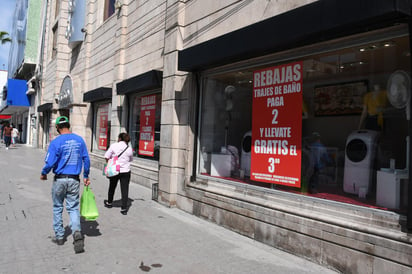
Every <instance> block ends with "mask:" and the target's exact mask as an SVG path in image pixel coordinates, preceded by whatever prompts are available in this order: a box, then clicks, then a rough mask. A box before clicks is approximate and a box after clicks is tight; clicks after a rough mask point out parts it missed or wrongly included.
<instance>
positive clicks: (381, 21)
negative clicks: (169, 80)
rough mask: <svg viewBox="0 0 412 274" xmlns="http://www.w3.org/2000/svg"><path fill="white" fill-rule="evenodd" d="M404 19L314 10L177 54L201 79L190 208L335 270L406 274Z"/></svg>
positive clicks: (409, 222) (388, 11) (358, 8)
mask: <svg viewBox="0 0 412 274" xmlns="http://www.w3.org/2000/svg"><path fill="white" fill-rule="evenodd" d="M410 15H411V7H410V4H409V2H408V1H317V2H314V3H312V4H309V5H306V6H303V7H301V8H298V9H295V10H292V11H289V12H287V13H284V14H282V15H279V16H276V17H273V18H270V19H268V20H265V21H262V22H260V23H256V24H254V25H251V26H249V27H247V28H244V29H240V30H237V31H234V32H232V33H228V34H226V35H223V36H221V37H218V38H215V39H212V40H209V41H207V42H204V43H202V44H199V45H196V46H193V47H191V48H187V49H184V50H182V51H181V52H179V70H182V71H189V72H192V73H193V74H194V75H196V77H194V78H196V79H198V89H197V90H196V92H197V94H196V95H197V98H198V100H197V101H198V104H197V107H198V114H199V116H198V120H197V121H198V122H197V125H196V129H197V132H196V134H195V137H196V141H197V146H196V147H197V149H196V150H195V154H196V155H195V163H194V164H193V171H192V175H191V176H192V177H191V178H192V180H191V181H190V182H188V183H187V189H186V190H185V195H186V198H187V199H188V200H190V201H191V202H190V203H191V204H192V209H190V210H191V211H193V213H194V214H197V215H199V216H202V217H205V218H208V219H210V220H212V221H214V222H216V223H219V224H221V225H223V226H225V227H228V228H231V229H233V230H235V231H238V232H240V233H242V234H244V235H247V236H249V237H252V238H254V239H256V240H258V241H262V242H265V243H268V244H270V245H273V246H276V247H280V248H283V249H286V250H288V251H291V252H294V253H297V254H301V255H302V256H307V257H310V258H312V259H314V260H316V261H318V262H319V263H322V264H328V265H330V266H332V267H335V268H337V269H339V270H341V271H343V272H357V273H361V272H362V273H364V272H370V271H371V269H372V271H373V269H375V271H376V269H377V268H378V267H379V266H380V265H381V264H384V265H385V269H386V270H388V271H390V270H406V269H409V270H410V268H409V267H411V265H412V261H411V259H410V258H411V255H412V253H411V252H412V247H411V243H412V239H411V238H410V236H408V234H407V233H405V232H403V231H405V230H407V229H412V210H411V208H412V206H411V204H412V203H411V202H408V201H411V199H412V194H411V193H412V192H411V188H410V187H408V185H409V182H410V176H411V173H410V171H411V165H410V160H409V159H410V153H411V148H410V145H409V140H410V135H411V123H410V104H411V80H410V75H411V45H410V37H411V36H410V33H411V30H410ZM297 18H298V19H297ZM286 26H287V27H286ZM210 49H213V51H210ZM195 57H196V58H195ZM185 203H188V202H187V201H186V202H185ZM181 207H187V205H186V206H181ZM385 231H386V232H385ZM388 231H390V232H388ZM389 234H391V235H389ZM394 242H395V243H394ZM317 245H319V246H317ZM371 249H372V250H371ZM389 250H390V251H389ZM337 252H338V253H339V252H342V254H345V260H344V261H342V260H340V259H339V258H336V253H337ZM385 252H386V254H385V255H382V254H383V253H385ZM308 254H309V255H308ZM378 257H379V259H377V258H378ZM351 260H353V261H352V262H351ZM389 265H390V266H389Z"/></svg>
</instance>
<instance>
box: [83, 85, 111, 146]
mask: <svg viewBox="0 0 412 274" xmlns="http://www.w3.org/2000/svg"><path fill="white" fill-rule="evenodd" d="M83 102H90V103H91V106H92V108H91V109H92V113H93V115H92V120H93V122H92V125H93V126H92V145H91V151H93V153H100V154H104V153H105V152H106V150H107V149H108V148H109V146H110V129H111V117H112V115H111V111H112V107H111V106H112V89H111V88H106V87H101V88H97V89H94V90H90V91H88V92H85V93H84V94H83Z"/></svg>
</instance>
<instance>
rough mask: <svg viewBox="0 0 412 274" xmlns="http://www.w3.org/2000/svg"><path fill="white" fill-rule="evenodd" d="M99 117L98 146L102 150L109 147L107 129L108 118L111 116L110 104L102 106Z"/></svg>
mask: <svg viewBox="0 0 412 274" xmlns="http://www.w3.org/2000/svg"><path fill="white" fill-rule="evenodd" d="M98 112H99V113H98V114H100V115H98V117H99V118H100V119H99V121H98V123H99V124H98V127H99V132H98V133H99V144H98V148H99V149H102V150H106V149H107V132H108V131H107V130H108V122H107V120H108V118H109V105H104V106H101V107H100V108H99V110H98Z"/></svg>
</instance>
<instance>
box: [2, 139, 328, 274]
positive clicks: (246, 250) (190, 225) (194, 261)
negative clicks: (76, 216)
mask: <svg viewBox="0 0 412 274" xmlns="http://www.w3.org/2000/svg"><path fill="white" fill-rule="evenodd" d="M44 156H45V152H44V151H42V150H39V149H34V148H31V147H28V146H25V145H18V146H17V147H16V148H10V149H9V150H5V149H4V147H3V145H2V146H0V166H1V171H2V172H1V177H0V216H1V219H0V240H1V244H0V252H1V253H0V254H1V256H0V273H144V272H150V273H168V274H169V273H196V274H203V273H205V274H206V273H336V272H334V271H331V270H329V269H326V268H324V267H321V266H319V265H317V264H314V263H312V262H309V261H306V260H304V259H302V258H299V257H296V256H293V255H291V254H289V253H285V252H282V251H279V250H277V249H275V248H271V247H269V246H267V245H264V244H261V243H258V242H255V241H253V240H251V239H249V238H247V237H244V236H241V235H239V234H236V233H234V232H232V231H229V230H227V229H224V228H222V227H219V226H217V225H215V224H213V223H210V222H208V221H205V220H202V219H200V218H197V217H195V216H192V215H190V214H187V213H185V212H183V211H181V210H178V209H175V208H166V207H164V206H162V205H160V204H158V203H156V202H155V201H152V200H151V190H150V189H147V188H145V187H142V186H140V185H137V184H131V185H130V194H129V198H130V199H132V205H131V207H130V209H129V213H128V215H126V216H123V215H122V214H120V207H113V208H111V209H108V208H105V207H104V206H103V200H104V199H107V197H106V195H107V187H108V180H107V179H106V178H105V177H104V176H103V175H102V174H101V171H100V170H97V169H94V168H92V169H91V175H90V178H91V189H92V190H93V192H94V194H95V195H96V201H97V205H98V207H99V211H100V217H99V218H98V219H97V220H96V221H93V222H83V223H82V230H83V233H84V234H85V252H84V253H81V254H75V253H74V251H73V245H72V237H71V236H69V237H68V238H67V241H66V242H65V244H64V245H63V246H57V245H55V244H53V243H52V242H51V240H50V237H51V236H53V229H52V202H51V197H50V191H51V184H52V178H53V176H52V174H49V176H48V178H49V179H48V180H47V181H41V180H40V179H39V177H40V170H41V168H42V166H43V160H44ZM119 199H120V186H118V188H117V189H116V194H115V200H119ZM63 216H64V225H68V216H67V212H66V211H64V213H63Z"/></svg>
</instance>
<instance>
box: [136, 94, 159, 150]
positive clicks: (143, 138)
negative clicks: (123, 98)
mask: <svg viewBox="0 0 412 274" xmlns="http://www.w3.org/2000/svg"><path fill="white" fill-rule="evenodd" d="M140 100H141V101H140V136H139V137H140V138H139V155H145V156H153V155H154V133H155V115H156V95H149V96H142V97H141V99H140Z"/></svg>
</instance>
